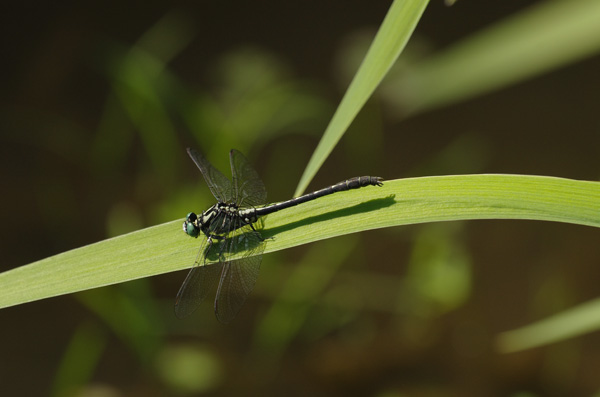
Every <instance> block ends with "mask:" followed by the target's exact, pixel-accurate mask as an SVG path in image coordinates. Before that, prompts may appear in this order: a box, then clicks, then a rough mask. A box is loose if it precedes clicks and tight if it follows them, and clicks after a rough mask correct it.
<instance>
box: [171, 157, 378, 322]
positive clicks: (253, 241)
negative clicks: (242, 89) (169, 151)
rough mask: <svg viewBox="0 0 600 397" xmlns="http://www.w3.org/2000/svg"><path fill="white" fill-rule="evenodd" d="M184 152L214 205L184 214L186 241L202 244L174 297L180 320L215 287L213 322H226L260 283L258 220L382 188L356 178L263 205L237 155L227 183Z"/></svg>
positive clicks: (258, 184) (259, 185)
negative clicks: (351, 192)
mask: <svg viewBox="0 0 600 397" xmlns="http://www.w3.org/2000/svg"><path fill="white" fill-rule="evenodd" d="M187 153H188V155H189V156H190V158H191V159H192V161H193V162H194V163H195V164H196V166H197V167H198V169H200V172H201V173H202V176H203V177H204V180H205V181H206V184H207V185H208V188H209V189H210V191H211V193H212V194H213V196H214V197H215V198H216V199H217V203H216V204H214V205H213V206H211V207H210V208H208V209H207V210H206V211H204V212H202V213H200V214H199V215H196V214H195V213H194V212H190V213H188V214H187V215H186V217H185V221H184V222H183V231H184V232H185V233H186V234H187V235H188V236H190V237H193V238H198V237H200V236H203V237H205V239H204V240H203V243H202V245H201V247H200V250H199V252H198V255H197V256H196V260H195V262H194V264H193V266H192V268H191V269H190V271H189V273H188V275H187V277H186V278H185V281H184V282H183V284H182V285H181V288H180V289H179V292H178V293H177V298H176V301H175V314H176V316H177V317H179V318H185V317H187V316H189V315H190V314H191V313H193V312H194V311H195V310H196V309H197V308H198V306H199V305H200V303H201V302H202V301H203V300H204V299H205V298H206V297H207V296H208V294H209V293H210V292H211V291H214V289H215V287H216V296H215V300H214V311H215V315H216V317H217V319H218V320H219V321H220V322H222V323H228V322H230V321H231V320H233V319H234V318H235V317H236V315H237V314H238V312H239V311H240V309H241V308H242V306H243V305H244V302H245V301H246V299H247V298H248V295H249V294H250V292H252V289H253V288H254V285H255V284H256V280H257V278H258V274H259V270H260V264H261V261H262V254H263V252H264V250H265V246H266V239H264V238H263V237H262V235H261V234H260V231H259V230H260V228H259V227H258V225H259V224H260V220H261V217H264V216H266V215H268V214H271V213H273V212H277V211H280V210H283V209H286V208H289V207H293V206H296V205H299V204H302V203H305V202H307V201H310V200H315V199H317V198H319V197H323V196H326V195H329V194H333V193H337V192H343V191H347V190H350V189H358V188H362V187H366V186H383V183H382V181H383V179H382V178H380V177H374V176H360V177H355V178H351V179H347V180H345V181H343V182H340V183H337V184H335V185H332V186H329V187H326V188H324V189H321V190H317V191H314V192H312V193H308V194H305V195H303V196H299V197H296V198H293V199H291V200H287V201H283V202H279V203H274V204H267V191H266V189H265V185H264V183H263V182H262V180H261V179H260V177H259V175H258V173H257V172H256V170H255V169H254V168H253V167H252V165H251V164H250V162H249V161H248V160H247V159H246V157H244V155H243V154H242V153H240V152H239V151H237V150H235V149H233V150H231V151H230V152H229V161H230V165H231V176H232V179H231V180H230V179H229V178H227V177H226V176H225V175H223V174H222V173H221V172H220V171H219V170H217V169H216V168H215V167H213V166H212V164H211V163H210V162H208V160H206V158H205V157H204V156H203V155H202V154H200V153H199V152H198V151H196V150H194V149H190V148H188V149H187ZM255 226H256V227H255ZM257 229H258V230H257ZM240 253H241V254H240ZM236 254H237V256H236Z"/></svg>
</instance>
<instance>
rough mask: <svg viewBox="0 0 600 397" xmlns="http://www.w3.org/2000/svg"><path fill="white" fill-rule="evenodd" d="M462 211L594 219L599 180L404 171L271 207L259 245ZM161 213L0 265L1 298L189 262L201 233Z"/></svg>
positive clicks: (599, 220)
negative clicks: (117, 232) (86, 241)
mask: <svg viewBox="0 0 600 397" xmlns="http://www.w3.org/2000/svg"><path fill="white" fill-rule="evenodd" d="M469 219H529V220H545V221H555V222H566V223H574V224H580V225H588V226H594V227H600V183H598V182H587V181H576V180H571V179H563V178H553V177H542V176H526V175H457V176H439V177H423V178H408V179H401V180H393V181H386V182H384V185H383V187H368V188H363V189H358V190H352V191H348V192H343V193H337V194H333V195H331V196H326V197H322V198H320V199H318V200H314V201H310V202H308V203H305V204H302V205H299V206H296V207H293V208H290V209H287V210H284V211H279V212H276V213H274V214H271V215H269V216H268V217H266V219H265V228H264V229H263V230H261V233H262V235H263V237H265V238H267V239H268V243H267V248H266V250H265V253H268V252H273V251H277V250H281V249H286V248H290V247H294V246H299V245H302V244H307V243H310V242H315V241H318V240H322V239H326V238H332V237H336V236H341V235H344V234H349V233H355V232H360V231H366V230H371V229H377V228H383V227H391V226H400V225H408V224H415V223H424V222H439V221H452V220H469ZM181 222H182V220H177V221H173V222H168V223H165V224H162V225H158V226H154V227H150V228H147V229H143V230H140V231H137V232H133V233H129V234H126V235H123V236H119V237H116V238H112V239H108V240H105V241H101V242H99V243H95V244H91V245H88V246H85V247H82V248H78V249H74V250H72V251H68V252H65V253H62V254H59V255H56V256H53V257H50V258H46V259H43V260H41V261H38V262H34V263H32V264H29V265H26V266H23V267H19V268H16V269H13V270H10V271H7V272H4V273H2V274H0V291H2V292H1V293H0V307H8V306H13V305H18V304H21V303H25V302H30V301H35V300H38V299H44V298H48V297H52V296H57V295H61V294H67V293H73V292H77V291H81V290H85V289H90V288H96V287H101V286H104V285H109V284H115V283H120V282H125V281H129V280H133V279H137V278H142V277H148V276H153V275H157V274H162V273H166V272H170V271H176V270H181V269H184V268H187V267H190V266H191V265H192V264H193V262H194V259H195V258H196V255H197V253H198V249H199V246H200V241H198V240H195V239H192V238H189V237H188V236H186V235H185V233H183V231H182V230H181Z"/></svg>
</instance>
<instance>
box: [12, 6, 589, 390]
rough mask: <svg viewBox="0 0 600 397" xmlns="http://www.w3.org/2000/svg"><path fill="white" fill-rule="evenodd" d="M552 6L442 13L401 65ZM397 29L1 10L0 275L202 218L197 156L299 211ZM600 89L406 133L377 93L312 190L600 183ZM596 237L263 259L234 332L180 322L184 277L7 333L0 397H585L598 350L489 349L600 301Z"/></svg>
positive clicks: (141, 9)
mask: <svg viewBox="0 0 600 397" xmlns="http://www.w3.org/2000/svg"><path fill="white" fill-rule="evenodd" d="M537 3H540V2H535V1H512V2H503V1H491V2H470V1H459V2H458V3H457V4H455V5H454V6H452V7H447V6H445V5H444V3H442V2H441V1H435V2H432V3H431V4H430V5H429V6H428V8H427V10H426V12H425V14H424V16H423V18H422V20H421V22H420V23H419V25H418V27H417V29H416V31H415V34H414V36H413V38H412V40H411V42H410V44H409V47H408V48H407V50H406V51H405V53H404V54H403V55H402V56H401V59H400V61H399V62H400V64H402V62H404V60H405V59H410V56H411V54H412V56H419V54H427V53H435V52H437V51H441V50H443V49H444V48H446V47H448V46H450V45H451V44H452V43H455V42H457V41H460V40H462V39H464V38H465V37H468V36H469V35H472V34H475V33H476V32H477V31H479V30H480V29H483V28H486V27H488V26H490V25H492V24H493V23H496V22H498V21H501V20H503V19H504V18H507V17H510V16H513V15H517V14H518V13H520V12H523V11H524V10H526V9H527V7H530V6H531V5H535V4H537ZM389 5H390V3H389V2H384V1H377V2H371V3H366V2H361V1H333V0H322V1H319V2H285V3H281V2H276V1H262V2H233V3H232V2H224V3H219V2H176V3H168V4H167V3H165V2H133V1H125V2H83V3H79V2H59V3H35V4H34V3H33V2H22V3H14V4H10V5H5V6H4V7H3V12H2V14H1V16H0V26H1V29H2V33H3V34H2V62H1V69H0V71H1V73H0V81H1V87H2V89H1V90H0V134H1V135H0V139H1V142H0V161H1V162H2V166H1V168H0V175H1V179H0V180H1V181H2V204H3V205H2V206H1V211H2V223H3V226H2V228H1V229H0V230H1V233H2V234H1V241H2V243H1V247H2V254H1V258H2V260H1V261H0V270H2V271H4V270H9V269H12V268H15V267H18V266H22V265H25V264H27V263H30V262H33V261H36V260H39V259H43V258H46V257H48V256H51V255H54V254H58V253H60V252H64V251H66V250H69V249H73V248H76V247H80V246H82V245H85V244H89V243H93V242H96V241H100V240H102V239H105V238H109V237H111V236H115V235H119V234H123V233H126V232H129V231H133V230H137V229H140V228H144V227H148V226H152V225H156V224H159V223H163V222H166V221H171V220H174V219H177V218H183V216H184V215H185V213H187V212H189V211H191V210H193V211H201V210H202V209H204V208H206V207H208V206H209V205H211V204H212V202H213V199H212V197H211V195H210V193H209V191H208V189H206V187H205V186H204V181H203V180H202V179H201V176H200V173H199V172H198V170H197V169H196V167H195V166H194V165H193V164H192V162H191V161H190V160H189V159H188V158H187V156H186V154H185V148H186V147H187V146H193V147H196V148H199V149H200V150H202V151H204V152H205V153H207V157H208V158H209V160H210V161H211V162H213V164H215V165H216V166H217V167H218V168H220V169H222V170H224V171H226V170H227V162H228V158H227V151H228V150H229V149H230V148H232V147H235V148H237V149H239V150H241V151H242V152H244V153H246V154H247V156H248V157H249V159H250V160H251V162H252V163H253V164H255V166H256V168H257V170H258V171H259V173H260V175H261V176H262V177H263V180H264V181H265V184H266V186H267V189H268V191H269V198H270V201H279V200H285V199H288V198H290V196H291V195H292V193H293V191H294V189H295V186H296V184H297V181H298V179H299V177H300V175H301V173H302V171H303V169H304V166H305V164H306V162H307V161H308V159H309V157H310V155H311V153H312V151H313V150H314V148H315V147H316V144H317V142H318V139H319V137H320V136H321V134H322V131H324V129H325V127H326V125H327V123H328V121H329V119H330V118H331V115H332V114H333V112H334V110H335V108H336V106H337V104H338V103H339V101H340V99H341V97H342V95H343V92H344V91H345V89H346V87H347V85H348V83H349V81H350V79H351V77H352V75H353V74H354V72H355V70H356V68H357V67H358V63H359V62H360V59H361V57H362V56H363V54H364V52H365V51H366V48H367V47H368V44H369V41H370V40H371V39H372V37H373V35H374V33H375V32H376V30H377V27H378V26H379V24H380V23H381V21H382V20H383V17H384V16H385V13H386V11H387V9H388V7H389ZM599 70H600V57H599V56H597V55H596V56H589V57H586V58H585V59H582V60H580V61H579V62H575V63H573V64H570V65H567V66H564V67H561V68H559V69H557V70H553V71H551V72H548V73H544V74H542V75H539V76H535V77H534V78H531V79H529V80H527V81H523V82H520V83H518V84H515V85H512V86H509V87H505V88H503V89H500V90H496V91H494V92H492V93H489V94H486V95H484V96H480V97H477V98H474V99H470V100H468V101H465V102H461V103H457V104H453V105H451V106H445V107H442V108H439V109H437V110H433V111H429V112H423V113H421V114H418V115H415V116H413V117H403V116H402V115H403V112H402V109H401V108H398V107H397V106H394V104H390V103H388V102H387V101H386V99H385V97H380V96H377V95H376V96H375V97H374V98H373V100H371V101H370V102H369V103H368V104H367V105H366V107H365V108H364V110H363V111H362V112H361V114H360V115H359V117H358V118H357V119H356V121H355V123H354V124H353V125H352V126H351V128H350V129H349V131H348V132H347V134H346V135H345V136H344V138H343V139H342V141H341V142H340V144H339V145H338V147H337V148H336V149H335V151H334V152H333V153H332V155H331V156H330V158H329V159H328V160H327V162H326V163H325V165H324V166H323V168H322V169H321V171H320V172H319V174H318V175H317V177H316V179H315V180H314V181H313V182H312V184H311V188H314V189H316V188H320V187H324V186H327V185H330V184H332V183H335V182H337V181H339V180H343V179H345V178H348V177H352V176H356V175H365V174H366V175H369V174H370V175H380V176H382V177H384V178H386V179H396V178H402V177H408V176H422V175H441V174H455V173H484V172H493V173H522V174H538V175H552V176H560V177H568V178H574V179H585V180H598V178H599V177H600V167H599V166H598V164H599V163H598V158H599V155H600V136H599V132H600V120H599V119H598V104H599V103H600V80H599V79H598V71H599ZM173 233H180V230H179V229H178V230H174V231H173ZM598 236H599V234H598V231H597V230H595V229H593V228H589V227H583V226H575V225H567V224H555V223H548V222H546V223H543V222H526V221H507V220H503V221H492V220H489V221H472V222H449V223H440V224H426V225H414V226H408V227H402V228H394V229H389V230H376V231H370V232H367V233H362V234H360V235H350V236H345V237H340V238H336V239H332V240H328V241H322V242H319V243H315V244H311V245H309V246H303V247H297V248H295V249H291V250H288V251H285V252H278V253H274V254H269V255H265V256H264V258H263V265H262V270H261V275H260V277H259V280H258V283H257V286H256V288H255V291H254V292H253V294H252V295H251V297H250V299H249V301H248V302H247V304H246V306H245V307H244V308H243V310H242V312H241V313H240V314H239V316H238V317H237V318H236V320H235V321H234V322H233V323H231V324H229V325H226V326H225V325H222V324H220V323H218V322H217V321H216V319H215V318H214V315H213V314H212V307H211V304H210V302H207V303H205V304H203V306H202V307H201V308H200V309H199V310H198V311H197V313H195V314H194V316H192V317H191V318H188V319H185V320H178V319H176V318H175V316H174V314H173V303H174V297H175V294H176V292H177V290H178V288H179V285H180V283H181V282H182V281H183V279H184V278H185V272H178V273H172V274H165V275H161V276H158V277H153V278H151V279H144V280H137V281H134V282H129V283H125V284H121V285H116V286H110V287H105V288H100V289H96V290H91V291H85V292H82V293H78V294H74V295H69V296H61V297H57V298H52V299H47V300H43V301H39V302H34V303H29V304H25V305H20V306H17V307H11V308H7V309H3V310H1V311H0V325H1V326H0V394H2V395H6V396H13V395H14V396H16V395H19V396H40V395H55V396H63V395H67V396H78V395H94V396H165V395H168V396H170V395H174V396H187V395H372V396H400V395H402V396H405V395H406V396H500V395H502V396H561V395H591V394H593V393H596V392H600V380H598V368H600V335H598V333H590V334H588V335H585V336H582V337H579V338H575V339H571V340H566V341H562V342H559V343H555V344H552V345H549V346H546V347H541V348H537V349H532V350H528V351H524V352H520V353H512V354H503V353H500V352H499V351H498V350H497V348H496V345H495V338H496V336H497V335H498V334H499V333H500V332H502V331H506V330H510V329H513V328H517V327H520V326H523V325H526V324H528V323H531V322H534V321H536V320H539V319H542V318H544V317H546V316H549V315H551V314H554V313H558V312H560V311H561V310H565V309H568V308H570V307H573V306H575V305H577V304H578V303H582V302H585V301H587V300H590V299H593V298H596V297H597V296H598V294H599V292H600V289H599V288H598V285H599V280H600V271H599V270H598V265H600V244H598ZM182 238H185V236H184V235H183V233H182ZM190 265H191V264H190ZM68 277H69V275H68V274H67V275H65V279H68ZM22 288H24V289H26V288H27V285H23V286H22ZM0 293H1V291H0Z"/></svg>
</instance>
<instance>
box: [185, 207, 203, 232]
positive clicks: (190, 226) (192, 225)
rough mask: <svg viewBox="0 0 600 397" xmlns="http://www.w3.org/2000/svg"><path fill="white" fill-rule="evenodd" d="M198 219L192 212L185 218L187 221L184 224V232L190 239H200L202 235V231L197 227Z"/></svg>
mask: <svg viewBox="0 0 600 397" xmlns="http://www.w3.org/2000/svg"><path fill="white" fill-rule="evenodd" d="M197 220H198V217H197V216H196V214H194V213H193V212H190V213H189V214H187V216H186V217H185V221H184V222H183V231H184V232H185V233H186V234H187V235H188V236H190V237H198V235H199V234H200V229H199V228H198V226H196V221H197Z"/></svg>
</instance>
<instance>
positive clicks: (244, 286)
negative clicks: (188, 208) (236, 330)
mask: <svg viewBox="0 0 600 397" xmlns="http://www.w3.org/2000/svg"><path fill="white" fill-rule="evenodd" d="M231 234H233V236H230V237H228V238H227V245H228V247H227V250H226V251H227V252H229V253H230V254H235V253H240V252H241V253H242V257H241V258H240V259H234V260H231V261H228V262H225V264H224V266H223V272H222V273H221V279H220V281H219V287H218V289H217V296H216V298H215V315H216V316H217V319H218V320H219V321H221V322H222V323H228V322H230V321H231V320H233V319H234V318H235V316H236V315H237V314H238V312H239V311H240V309H241V308H242V306H243V305H244V302H246V298H248V295H250V292H252V289H253V288H254V285H255V284H256V279H257V278H258V273H259V271H260V263H261V261H262V253H263V251H264V250H265V245H266V243H265V241H264V240H263V239H262V238H261V236H260V234H259V233H258V232H256V231H254V230H252V229H251V228H250V227H243V228H240V229H237V230H235V231H233V232H232V233H231Z"/></svg>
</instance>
